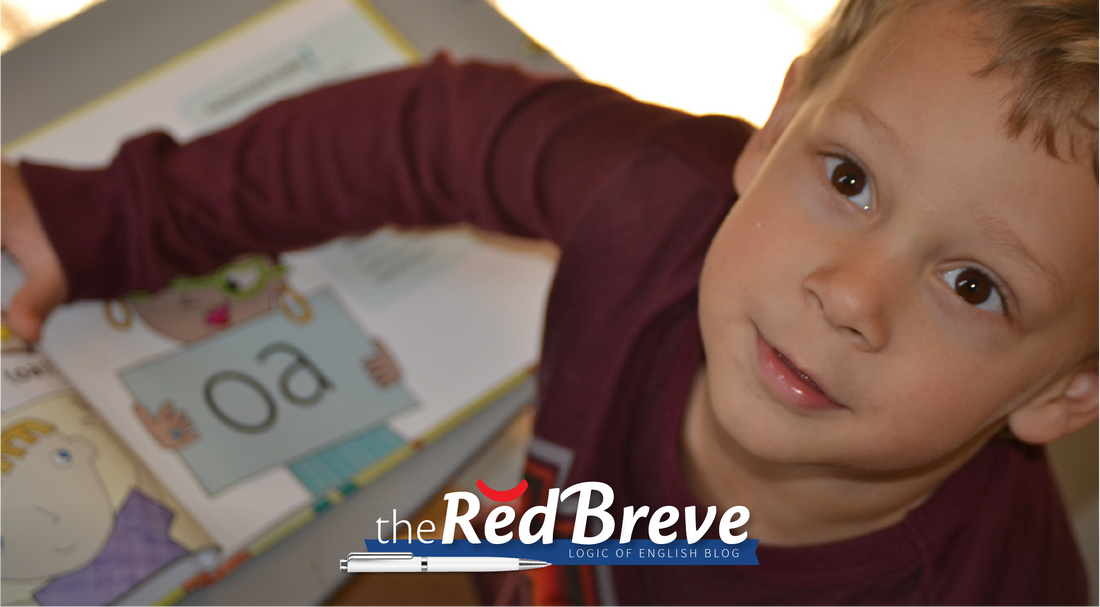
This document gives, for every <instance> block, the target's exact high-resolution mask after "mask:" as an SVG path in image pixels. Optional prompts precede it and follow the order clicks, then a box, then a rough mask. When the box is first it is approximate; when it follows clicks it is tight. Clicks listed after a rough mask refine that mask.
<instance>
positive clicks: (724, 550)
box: [366, 540, 760, 565]
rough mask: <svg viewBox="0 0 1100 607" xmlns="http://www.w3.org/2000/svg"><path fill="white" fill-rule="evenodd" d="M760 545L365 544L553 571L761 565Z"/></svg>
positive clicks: (371, 549)
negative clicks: (500, 559) (519, 562)
mask: <svg viewBox="0 0 1100 607" xmlns="http://www.w3.org/2000/svg"><path fill="white" fill-rule="evenodd" d="M759 542H760V540H745V541H743V542H741V543H740V544H732V545H731V544H727V543H725V542H723V541H722V540H699V541H697V542H695V543H694V544H689V543H688V541H687V540H673V541H671V542H669V543H667V544H657V543H655V542H653V541H652V540H631V541H629V542H627V543H625V544H623V543H619V541H618V540H608V541H606V542H601V543H599V544H592V545H590V546H586V545H583V544H574V543H573V542H571V541H569V540H555V541H554V542H553V543H551V544H543V543H541V542H539V543H534V544H524V543H523V542H520V541H519V540H511V541H508V542H505V543H503V544H490V543H489V542H487V541H482V542H481V543H479V544H472V543H470V542H469V541H467V540H455V541H454V543H452V544H444V543H443V542H442V541H440V540H434V541H431V542H430V543H428V541H424V542H421V541H412V542H410V541H408V540H395V541H387V542H385V543H382V542H380V541H378V540H366V544H367V552H411V553H413V555H415V556H504V557H513V558H519V559H533V560H536V561H546V562H548V563H551V564H554V565H758V564H759V563H758V562H757V560H756V545H757V544H758V543H759Z"/></svg>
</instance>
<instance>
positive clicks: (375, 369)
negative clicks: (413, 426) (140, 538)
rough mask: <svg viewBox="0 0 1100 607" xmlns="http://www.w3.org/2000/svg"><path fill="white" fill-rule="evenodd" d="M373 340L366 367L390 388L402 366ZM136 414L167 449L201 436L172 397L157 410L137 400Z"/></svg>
mask: <svg viewBox="0 0 1100 607" xmlns="http://www.w3.org/2000/svg"><path fill="white" fill-rule="evenodd" d="M373 343H374V348H375V350H374V355H373V356H370V357H367V358H364V359H363V368H364V370H365V371H366V372H367V374H368V375H369V376H370V377H371V379H372V380H373V381H374V383H375V384H376V385H377V386H378V387H379V388H382V389H385V388H389V387H391V386H393V385H395V384H396V383H397V382H398V381H400V379H401V367H399V366H398V365H397V361H396V360H395V359H394V357H393V355H392V354H390V351H389V350H388V349H387V348H386V346H385V344H383V343H382V342H381V341H380V340H377V339H375V340H373ZM134 413H136V414H137V416H138V419H140V420H141V422H142V424H144V425H145V428H146V429H147V430H149V434H151V435H152V436H153V438H154V439H156V441H157V442H158V443H160V445H161V446H162V447H164V448H166V449H181V448H183V447H186V446H187V445H189V444H191V443H193V442H195V441H196V440H198V438H199V435H198V433H197V432H196V431H195V429H194V427H193V426H192V424H191V420H190V419H189V418H188V417H187V413H186V412H184V411H182V410H180V409H179V408H177V407H175V405H174V404H173V403H172V401H170V400H166V401H164V402H162V403H161V404H160V406H159V407H158V408H157V410H156V412H151V411H150V410H149V409H148V408H147V407H145V405H143V404H142V403H134Z"/></svg>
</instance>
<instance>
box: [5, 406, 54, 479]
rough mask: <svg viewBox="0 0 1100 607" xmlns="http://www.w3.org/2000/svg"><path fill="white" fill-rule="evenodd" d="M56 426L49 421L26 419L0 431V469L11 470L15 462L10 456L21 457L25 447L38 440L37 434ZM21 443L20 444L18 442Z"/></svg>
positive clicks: (50, 430)
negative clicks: (0, 456) (1, 455)
mask: <svg viewBox="0 0 1100 607" xmlns="http://www.w3.org/2000/svg"><path fill="white" fill-rule="evenodd" d="M56 429H57V428H55V427H54V425H53V424H51V423H50V422H47V421H44V420H40V419H27V420H23V421H21V422H17V423H15V424H12V425H11V426H9V427H7V428H4V430H3V432H0V453H2V454H3V456H4V457H2V458H0V471H2V472H3V473H5V474H6V473H7V472H9V471H11V469H12V466H14V465H15V462H14V461H12V459H11V458H14V457H23V454H24V453H25V452H26V450H27V447H28V446H30V445H33V444H34V443H35V442H36V441H37V440H38V435H41V436H45V435H47V434H50V433H51V432H53V431H54V430H56ZM20 443H22V444H20Z"/></svg>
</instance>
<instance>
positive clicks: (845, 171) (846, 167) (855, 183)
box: [832, 161, 867, 196]
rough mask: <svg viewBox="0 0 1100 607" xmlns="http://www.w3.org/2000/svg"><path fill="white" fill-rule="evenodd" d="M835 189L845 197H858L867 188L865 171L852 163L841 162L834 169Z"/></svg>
mask: <svg viewBox="0 0 1100 607" xmlns="http://www.w3.org/2000/svg"><path fill="white" fill-rule="evenodd" d="M832 178H833V187H835V188H836V191H838V192H840V193H841V194H844V195H845V196H858V195H859V193H860V192H862V191H863V188H865V187H867V179H866V177H864V176H863V171H862V170H860V168H859V167H857V166H856V165H854V164H852V163H850V162H847V161H845V162H841V163H840V164H838V165H837V166H836V168H835V169H833V175H832Z"/></svg>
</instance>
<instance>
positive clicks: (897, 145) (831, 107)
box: [824, 97, 909, 157]
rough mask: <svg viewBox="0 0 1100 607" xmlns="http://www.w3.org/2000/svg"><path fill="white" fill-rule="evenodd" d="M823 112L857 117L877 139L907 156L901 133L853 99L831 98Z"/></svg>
mask: <svg viewBox="0 0 1100 607" xmlns="http://www.w3.org/2000/svg"><path fill="white" fill-rule="evenodd" d="M824 113H825V114H826V115H832V116H836V115H850V116H855V117H856V118H859V120H860V122H862V123H863V125H864V126H865V127H867V130H869V131H871V132H872V133H873V134H874V135H875V136H876V137H877V139H878V140H879V141H881V142H883V143H885V144H887V145H888V146H890V147H892V148H894V151H896V152H897V153H898V154H900V155H901V156H903V157H908V156H909V154H908V148H906V146H905V143H904V141H903V140H902V138H901V135H898V132H897V131H895V130H894V128H893V127H892V126H890V125H889V124H887V123H886V121H884V120H883V119H882V118H879V117H878V114H875V113H874V112H873V111H871V108H869V107H867V106H865V105H863V104H862V103H860V102H858V101H856V100H855V99H849V98H845V97H841V98H839V99H833V100H832V101H830V102H829V103H828V104H826V105H825V109H824Z"/></svg>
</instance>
